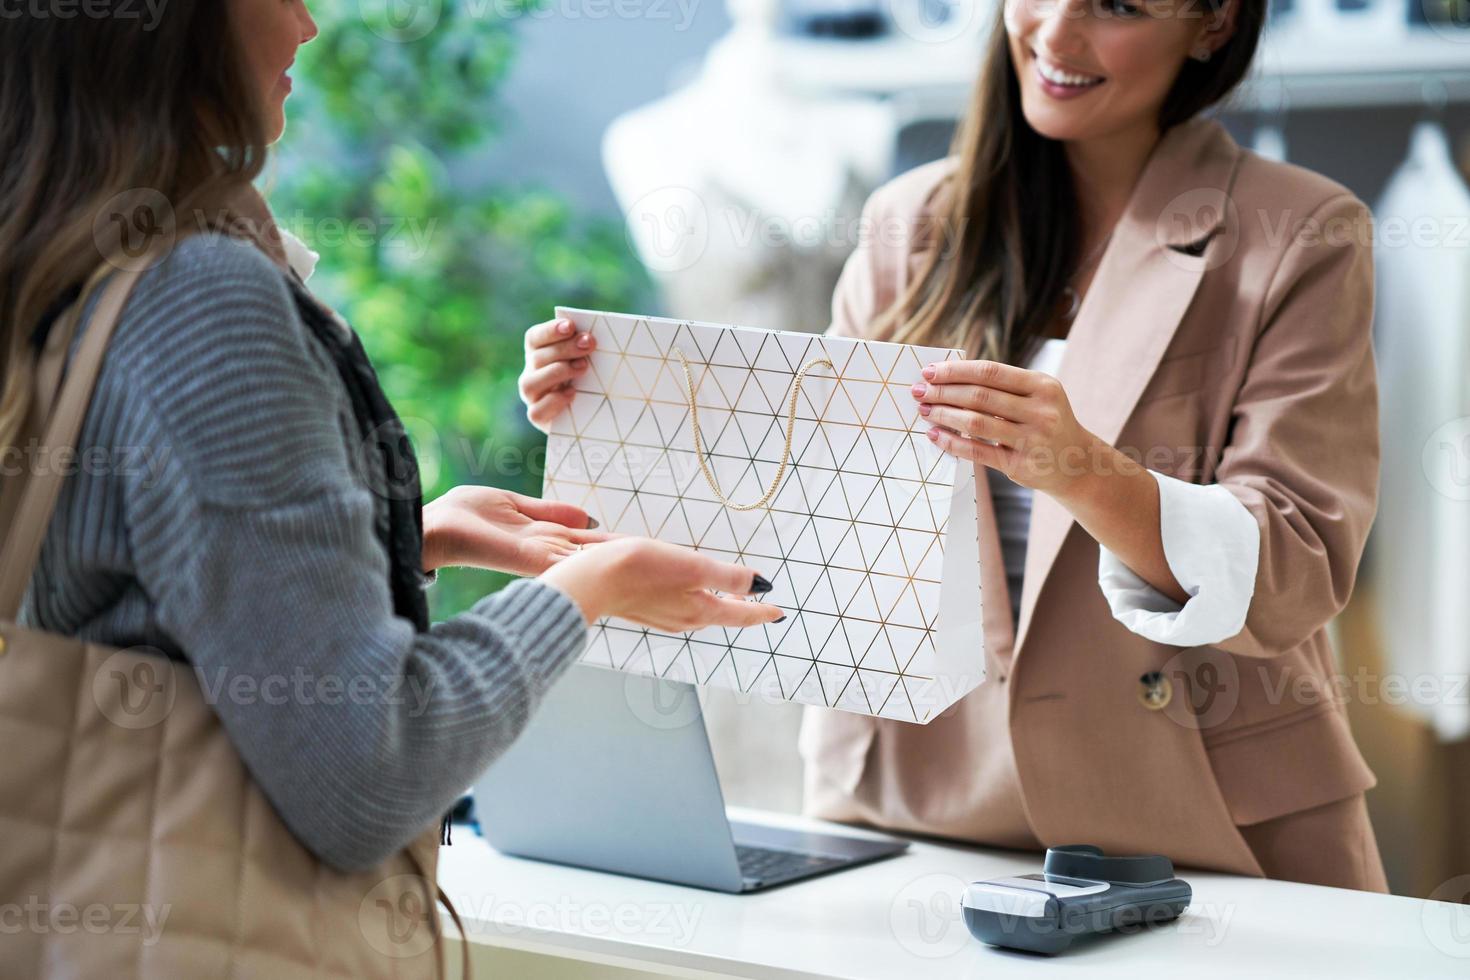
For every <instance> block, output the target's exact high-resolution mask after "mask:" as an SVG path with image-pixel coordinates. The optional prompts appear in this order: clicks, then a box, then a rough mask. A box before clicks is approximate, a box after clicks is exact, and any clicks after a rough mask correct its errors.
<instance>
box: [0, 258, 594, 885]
mask: <svg viewBox="0 0 1470 980" xmlns="http://www.w3.org/2000/svg"><path fill="white" fill-rule="evenodd" d="M356 431H357V425H356V422H355V421H354V420H353V416H352V409H351V404H350V402H349V399H348V394H347V391H346V389H345V388H344V387H343V385H342V382H341V379H340V378H339V377H338V374H337V371H336V369H335V367H334V366H333V364H332V362H331V360H330V358H329V357H328V356H327V354H326V352H325V351H324V350H323V349H322V348H321V345H320V344H319V343H318V342H317V341H316V340H315V338H313V337H312V336H311V333H310V331H309V329H308V328H307V327H306V325H305V324H304V323H302V321H301V319H300V317H299V315H298V314H297V311H296V307H295V304H294V302H293V300H292V297H291V295H290V291H289V288H288V286H287V284H286V282H285V280H284V278H283V277H282V275H281V273H280V272H279V271H278V270H277V269H276V267H275V266H273V265H272V264H271V263H270V262H269V260H267V259H266V257H265V256H263V255H262V254H261V253H260V252H259V251H258V250H256V249H255V248H253V247H251V246H249V245H246V244H242V243H240V242H237V241H233V240H230V239H225V238H221V237H218V236H204V237H200V238H195V239H191V240H189V241H187V242H186V243H184V244H183V245H182V246H181V247H180V248H179V249H177V250H176V251H175V253H174V254H173V255H172V256H171V257H170V258H169V259H168V260H167V261H166V262H165V263H163V264H162V265H161V266H160V267H159V268H157V269H154V270H153V271H151V272H150V273H148V275H147V276H146V277H145V278H144V279H143V281H142V282H141V283H139V286H138V289H137V292H136V293H135V294H134V296H133V298H132V300H131V301H130V303H129V305H128V308H127V310H126V312H125V313H124V315H123V319H122V320H121V322H120V323H119V324H118V327H117V332H116V335H115V336H114V338H113V340H112V343H111V346H110V348H109V350H108V353H107V357H106V360H105V362H104V365H103V369H102V373H101V376H100V378H99V380H98V385H97V391H96V395H95V397H94V399H93V402H92V405H91V408H90V410H89V412H88V414H87V418H86V421H85V423H84V425H83V429H82V434H81V438H80V442H79V448H80V449H81V450H82V451H83V453H85V452H86V451H87V450H88V449H91V450H92V451H93V457H92V459H91V461H90V463H87V465H85V466H84V467H83V468H82V471H81V472H78V473H77V474H76V475H74V476H72V477H71V478H70V479H68V481H67V483H66V485H65V487H64V489H63V491H62V495H61V499H60V502H59V504H58V506H57V513H56V516H55V518H54V520H53V521H52V524H51V526H50V528H49V529H48V532H47V538H46V543H45V547H44V550H43V552H42V556H41V562H40V565H39V567H38V569H37V572H36V575H35V577H34V578H33V580H32V582H31V588H30V592H29V594H28V596H27V599H26V602H25V606H24V608H23V610H22V613H21V619H22V621H23V622H25V623H27V624H29V625H33V626H38V627H41V628H44V629H47V630H51V631H55V632H61V633H66V634H70V635H75V636H81V637H84V638H86V639H88V640H92V641H96V642H99V643H105V644H109V645H113V646H121V647H134V646H144V645H146V646H152V647H156V648H159V649H161V650H163V651H164V652H166V653H169V654H170V655H172V656H175V657H183V658H185V659H187V660H188V661H190V662H191V664H192V665H193V666H194V667H195V669H196V673H197V675H198V677H199V680H200V683H201V685H202V686H203V688H204V691H205V696H206V697H207V698H210V699H211V701H212V702H213V703H214V704H215V707H216V710H217V711H218V713H219V716H220V718H221V720H222V721H223V723H224V726H225V728H226V730H227V731H228V732H229V735H230V737H231V739H232V741H233V742H234V744H235V747H236V748H237V749H238V750H239V752H240V754H241V756H242V757H243V758H244V761H245V763H246V765H247V766H248V767H249V769H250V771H251V773H252V774H253V775H254V777H255V779H256V781H257V782H258V783H259V785H260V787H261V789H262V790H263V791H264V792H265V794H266V796H267V797H268V798H269V799H270V800H271V802H272V803H273V804H274V805H275V807H276V809H277V810H278V811H279V812H280V814H281V817H282V818H283V819H284V820H285V822H286V824H287V826H289V827H290V828H291V829H292V831H293V832H294V833H295V834H296V835H297V837H299V838H300V839H301V841H302V842H303V843H304V844H305V845H306V846H307V847H308V848H310V849H311V850H312V851H313V852H314V853H315V854H317V855H319V856H320V857H321V858H322V859H323V860H325V861H327V862H328V863H330V864H332V865H334V866H337V867H339V868H343V869H361V868H366V867H370V866H372V865H375V864H376V863H378V862H379V861H380V860H382V859H383V858H384V857H386V856H387V855H389V854H390V853H392V852H393V851H394V850H396V849H397V848H399V847H401V846H402V845H403V844H405V843H406V842H407V841H408V840H409V839H411V838H412V837H413V836H415V835H417V834H419V833H421V832H422V831H423V830H424V829H425V828H427V827H429V826H431V825H432V824H434V822H435V821H436V820H437V819H438V817H439V816H440V815H441V814H442V813H444V811H445V810H446V809H447V808H448V807H449V806H450V805H451V804H452V802H453V801H454V799H455V798H456V797H457V796H458V795H459V794H460V793H461V792H462V791H463V789H464V787H465V786H467V785H469V784H470V783H471V782H473V781H474V780H475V778H476V777H477V776H478V775H479V774H480V773H481V772H482V771H483V770H484V769H485V768H486V767H488V766H489V765H490V763H491V762H492V761H493V760H494V759H495V758H496V757H497V756H498V755H499V754H500V753H501V752H502V751H503V750H504V749H505V748H506V747H507V746H508V745H510V743H511V742H512V741H513V740H514V739H515V738H516V736H517V735H518V734H519V733H520V731H521V729H522V728H523V727H524V725H525V723H526V720H527V717H528V715H529V714H530V712H531V711H532V710H533V708H534V707H535V705H536V703H537V701H538V699H539V698H540V697H541V695H542V694H543V692H545V690H546V689H547V687H548V686H549V685H550V684H551V683H552V682H553V681H554V680H555V679H556V678H557V677H558V676H560V674H561V673H562V672H563V671H564V670H565V669H566V668H567V667H568V666H569V665H570V664H571V663H572V661H573V660H574V659H575V658H576V655H577V653H578V652H579V651H580V650H581V648H582V646H583V643H584V642H585V638H586V624H585V622H584V620H583V619H582V615H581V613H580V612H579V611H578V609H577V607H576V605H575V604H574V603H573V602H572V601H571V600H570V599H568V598H567V597H566V596H565V595H564V594H563V593H561V592H559V591H557V590H556V589H554V588H552V587H550V586H548V585H544V584H541V583H539V582H536V581H521V582H516V583H514V584H512V585H511V586H510V587H508V588H506V589H504V590H503V591H501V592H499V593H496V594H494V595H491V596H487V597H485V598H484V599H481V600H480V601H479V602H478V603H477V604H476V605H475V606H474V607H473V608H472V609H471V610H470V611H468V612H465V613H463V614H461V615H459V616H456V617H454V618H453V619H450V620H448V621H446V622H442V623H438V624H435V625H434V627H433V628H432V629H431V630H430V631H429V632H428V633H426V634H422V635H418V634H416V633H415V631H414V629H413V626H412V624H411V623H409V622H408V621H407V620H404V619H401V618H398V617H396V616H395V615H394V612H393V603H392V598H391V595H390V589H389V584H388V556H387V554H386V552H385V551H384V549H383V547H382V546H381V544H380V543H379V540H378V538H377V537H376V536H375V535H374V531H373V527H374V520H375V519H376V518H377V517H378V516H379V515H381V514H382V512H383V511H384V510H385V509H386V504H385V503H384V502H383V501H381V500H379V499H377V498H375V496H374V495H373V494H372V493H371V492H370V491H369V490H368V484H367V483H365V482H364V479H363V477H362V475H360V474H359V472H358V470H357V469H356V468H355V466H354V464H353V462H352V460H351V458H350V457H349V453H354V452H356V449H357V446H356V442H357V440H356V439H354V438H351V437H350V436H349V433H354V432H356ZM370 455H375V454H370ZM81 458H82V459H83V460H84V461H86V456H85V455H83V456H82V457H81ZM374 462H376V460H375V461H374ZM378 465H381V464H378ZM379 485H382V484H379Z"/></svg>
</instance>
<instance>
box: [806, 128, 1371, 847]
mask: <svg viewBox="0 0 1470 980" xmlns="http://www.w3.org/2000/svg"><path fill="white" fill-rule="evenodd" d="M954 166H955V164H954V162H953V161H952V160H951V161H940V162H938V163H934V164H929V165H926V166H924V167H920V168H918V169H917V170H914V171H912V172H910V173H908V174H905V175H903V176H901V177H899V178H898V179H897V180H894V181H893V182H892V183H890V184H888V185H887V186H885V187H884V188H882V189H880V190H879V191H878V192H877V193H876V194H874V195H873V197H872V199H871V200H870V202H869V205H868V210H867V222H866V223H865V225H864V227H865V228H867V229H870V230H872V232H873V233H872V234H870V235H867V236H865V238H866V240H865V241H864V243H863V244H862V245H861V247H860V248H859V249H858V251H857V252H856V253H855V254H854V255H853V256H852V258H851V259H850V260H849V262H848V264H847V266H846V268H845V270H844V271H843V274H842V278H841V280H840V282H839V284H838V287H837V292H836V296H835V298H834V301H833V323H832V331H833V332H834V333H837V334H843V335H851V336H860V337H861V336H867V335H868V331H869V327H870V324H871V323H872V321H873V319H874V316H875V315H876V314H878V313H880V312H881V311H883V310H884V309H885V308H886V307H888V306H889V305H890V304H892V303H893V302H894V301H895V300H896V299H897V297H898V296H899V295H900V293H901V291H902V290H903V289H904V288H905V286H906V285H907V284H908V283H909V282H910V281H911V278H912V277H913V276H914V275H915V274H917V271H918V269H919V264H920V262H921V260H922V257H923V256H922V253H921V252H918V251H915V246H914V245H913V243H914V242H923V241H924V240H925V239H926V238H929V237H932V236H926V235H925V234H924V233H923V229H924V226H925V222H926V220H928V217H929V215H930V207H931V204H932V201H933V199H934V195H935V192H936V191H937V190H938V189H939V187H940V185H941V184H942V182H943V181H944V180H945V178H946V177H947V175H949V174H950V173H952V172H953V170H954ZM1370 221H1371V218H1370V215H1369V212H1368V209H1367V208H1366V207H1365V206H1364V205H1363V203H1362V202H1361V201H1359V200H1358V199H1357V198H1356V197H1354V196H1353V195H1352V194H1351V193H1349V192H1348V191H1347V190H1346V189H1345V188H1343V187H1342V186H1341V185H1339V184H1337V183H1335V182H1333V181H1331V180H1328V179H1327V178H1325V177H1322V176H1320V175H1318V174H1315V173H1312V172H1310V171H1308V170H1304V169H1302V168H1300V167H1296V166H1291V165H1288V164H1284V163H1278V162H1274V161H1269V160H1266V159H1263V158H1261V157H1259V156H1256V155H1255V154H1253V153H1250V152H1248V151H1244V150H1242V149H1241V148H1240V147H1239V146H1237V145H1236V143H1235V141H1234V140H1232V139H1231V137H1230V136H1229V134H1228V133H1227V132H1226V131H1225V130H1224V128H1223V127H1222V126H1220V125H1219V124H1218V123H1217V122H1214V121H1211V120H1204V119H1196V120H1192V121H1190V122H1188V123H1184V124H1181V125H1179V126H1177V127H1175V128H1174V129H1171V130H1170V131H1168V132H1167V133H1166V134H1165V135H1164V137H1163V138H1162V139H1161V140H1160V142H1159V143H1158V145H1157V146H1156V148H1155V150H1154V151H1153V153H1152V155H1151V156H1150V158H1149V160H1148V162H1147V164H1146V166H1145V168H1144V171H1143V174H1142V176H1141V178H1140V180H1139V181H1138V184H1137V186H1136V188H1135V190H1134V191H1133V194H1132V197H1131V199H1130V201H1129V203H1128V206H1127V209H1126V212H1125V213H1124V215H1123V217H1122V220H1121V222H1120V223H1119V225H1118V227H1117V230H1116V231H1115V232H1114V234H1113V238H1112V240H1111V241H1110V243H1109V245H1108V246H1107V250H1106V252H1105V253H1104V254H1103V257H1102V259H1101V262H1100V264H1099V266H1098V269H1097V271H1096V273H1095V275H1094V280H1093V283H1092V285H1091V287H1090V289H1089V290H1088V292H1087V295H1086V296H1085V298H1084V300H1083V303H1082V306H1081V308H1080V310H1079V311H1078V314H1077V316H1076V319H1075V320H1074V322H1073V326H1072V329H1071V334H1070V337H1069V343H1068V345H1067V350H1066V355H1065V357H1064V358H1063V361H1062V365H1061V368H1060V370H1059V372H1058V376H1059V379H1060V380H1061V381H1062V383H1063V385H1064V387H1065V389H1066V391H1067V394H1068V396H1069V398H1070V400H1071V403H1072V406H1073V408H1074V410H1075V411H1076V414H1077V417H1078V419H1079V420H1080V422H1081V423H1082V424H1083V425H1084V426H1086V427H1087V428H1088V429H1090V430H1091V431H1092V432H1094V433H1096V434H1097V435H1098V436H1099V437H1101V438H1102V439H1103V440H1105V441H1107V442H1109V443H1112V444H1113V445H1115V446H1117V447H1119V448H1121V449H1125V450H1126V451H1129V452H1130V453H1132V454H1134V457H1135V458H1137V459H1140V460H1142V461H1143V462H1144V463H1145V465H1147V466H1149V467H1150V468H1152V469H1154V470H1157V471H1160V472H1164V473H1167V474H1170V475H1172V476H1175V477H1179V478H1181V479H1185V480H1189V481H1192V482H1196V483H1219V484H1221V485H1223V486H1224V487H1226V488H1227V489H1228V490H1229V491H1230V492H1231V493H1233V494H1234V495H1235V496H1236V497H1237V498H1238V499H1239V500H1240V501H1241V502H1242V503H1243V504H1244V505H1245V506H1246V507H1247V508H1248V509H1249V510H1250V512H1251V514H1252V515H1254V516H1255V518H1256V520H1257V521H1258V522H1259V524H1260V528H1261V548H1260V563H1259V570H1258V573H1257V577H1256V589H1255V595H1254V598H1253V599H1252V601H1251V606H1250V613H1249V616H1248V618H1247V621H1246V624H1245V627H1244V628H1243V629H1242V630H1241V632H1240V633H1239V634H1237V635H1236V636H1234V637H1231V638H1230V639H1229V640H1226V641H1224V642H1222V643H1219V644H1217V645H1215V646H1213V647H1196V648H1180V647H1171V646H1167V645H1164V644H1160V643H1156V642H1153V641H1150V640H1147V639H1145V638H1143V637H1142V636H1139V635H1137V634H1134V633H1132V632H1131V631H1129V630H1128V629H1127V628H1125V627H1124V626H1122V625H1121V624H1120V623H1119V622H1117V621H1116V620H1115V619H1114V618H1113V617H1112V615H1111V613H1110V611H1109V608H1108V605H1107V602H1106V601H1105V599H1104V597H1103V594H1102V591H1101V589H1100V588H1099V586H1098V546H1097V543H1096V542H1095V541H1094V540H1093V539H1092V538H1091V537H1090V536H1089V535H1088V534H1087V533H1086V532H1085V531H1084V530H1083V529H1082V528H1081V527H1079V526H1078V525H1077V524H1076V523H1075V522H1074V521H1073V520H1072V519H1071V516H1070V514H1069V513H1068V512H1067V511H1066V510H1065V509H1064V508H1062V507H1061V506H1060V505H1058V504H1057V503H1055V502H1054V501H1053V500H1052V499H1051V498H1050V497H1047V496H1046V495H1044V494H1037V495H1036V499H1035V503H1034V507H1033V512H1032V516H1031V525H1030V538H1029V546H1028V552H1027V557H1026V571H1025V585H1024V587H1023V591H1022V595H1021V611H1020V620H1019V622H1012V616H1011V611H1010V602H1009V597H1008V593H1007V587H1006V578H1005V574H1004V572H1003V569H1002V565H1001V556H1000V550H999V545H998V541H997V536H996V532H995V521H994V511H993V509H992V507H991V503H990V494H989V489H988V486H987V482H986V480H985V479H983V474H977V475H979V476H980V477H981V478H980V479H977V480H976V481H975V486H976V496H977V499H978V504H979V507H978V512H979V515H980V541H981V555H980V559H981V560H980V563H981V582H982V590H983V593H984V597H985V598H984V654H983V656H984V658H985V663H986V667H987V670H988V672H989V679H988V680H987V681H986V682H985V683H984V684H982V685H981V686H980V687H979V688H978V689H977V690H976V691H975V692H974V693H973V694H971V695H969V696H967V697H966V698H964V699H963V700H962V701H960V702H959V703H958V704H956V705H955V706H953V707H952V708H950V709H949V710H948V711H946V712H945V713H944V714H943V715H942V716H940V717H939V718H938V719H937V720H935V721H934V722H932V723H931V724H929V725H927V726H923V727H921V726H917V725H908V724H903V723H900V722H893V721H879V720H874V719H871V718H867V717H863V716H859V715H853V714H845V713H841V712H835V711H827V710H825V709H811V710H810V711H809V714H808V716H807V718H806V720H805V723H804V725H803V731H802V737H801V749H802V754H803V756H804V758H805V759H806V761H807V802H808V809H809V810H810V811H811V812H812V813H814V814H816V815H818V816H824V817H828V818H831V819H839V820H854V821H863V822H868V823H873V824H877V825H879V826H884V827H890V828H893V829H898V830H904V831H911V832H918V833H925V834H933V835H939V836H945V837H954V838H961V839H966V840H972V841H977V842H982V843H987V844H992V845H1000V846H1011V847H1030V848H1034V847H1037V846H1043V845H1044V846H1050V845H1054V844H1064V843H1076V842H1088V843H1092V844H1097V845H1100V846H1102V847H1104V848H1106V849H1109V850H1112V849H1118V850H1120V851H1124V852H1130V853H1132V852H1138V851H1141V850H1149V851H1154V852H1161V853H1165V854H1168V855H1170V856H1171V857H1173V858H1174V860H1175V861H1177V862H1179V863H1182V864H1188V865H1193V866H1197V867H1207V868H1217V869H1221V870H1226V871H1232V872H1236V873H1241V874H1257V875H1258V874H1261V873H1262V869H1261V865H1260V863H1258V861H1257V859H1256V856H1255V855H1254V854H1253V853H1252V851H1251V849H1250V847H1249V846H1247V843H1246V840H1245V837H1244V836H1243V835H1242V833H1241V832H1240V830H1239V828H1240V827H1242V826H1247V825H1251V824H1258V823H1261V822H1263V821H1267V820H1272V819H1274V818H1278V817H1282V816H1283V815H1286V814H1293V813H1297V812H1299V811H1302V810H1305V809H1307V808H1311V807H1316V806H1320V805H1323V804H1326V803H1329V802H1332V801H1337V800H1343V799H1344V798H1347V797H1351V796H1354V795H1355V794H1359V793H1361V792H1363V791H1364V790H1365V789H1367V788H1368V787H1371V786H1372V785H1373V783H1374V778H1373V775H1372V773H1371V772H1370V771H1369V770H1368V768H1367V766H1366V765H1365V763H1364V762H1363V759H1362V756H1361V755H1360V754H1359V752H1358V749H1357V747H1356V745H1355V744H1354V742H1353V739H1352V736H1351V734H1350V733H1349V731H1348V727H1347V723H1346V720H1345V716H1344V712H1343V710H1342V707H1341V699H1340V695H1341V694H1342V693H1343V688H1342V687H1341V685H1340V682H1339V679H1338V678H1337V674H1336V669H1335V667H1334V655H1333V652H1332V649H1331V647H1330V646H1329V643H1328V638H1327V633H1326V632H1325V626H1326V624H1327V623H1328V621H1329V620H1330V619H1331V618H1332V617H1333V615H1334V614H1336V613H1337V612H1338V611H1339V610H1340V609H1342V607H1343V605H1344V604H1345V603H1346V602H1347V600H1348V597H1349V594H1350V593H1351V592H1352V588H1353V580H1354V576H1355V574H1356V571H1357V567H1358V560H1359V557H1360V555H1361V553H1362V549H1363V543H1364V540H1365V538H1366V536H1367V533H1368V527H1369V524H1370V523H1371V522H1372V519H1373V514H1374V510H1375V507H1376V501H1377V474H1378V416H1377V392H1376V385H1375V379H1374V365H1373V352H1372V348H1371V345H1370V334H1369V329H1370V324H1371V322H1372V315H1373V310H1372V304H1373V269H1372V248H1371V241H1372V229H1371V224H1370ZM900 228H901V229H909V230H912V233H911V234H903V235H896V234H894V230H895V229H900ZM918 247H923V246H918ZM1203 530H1205V529H1202V531H1203ZM976 655H977V656H980V655H981V654H980V650H979V649H978V644H977V650H976ZM1155 672H1158V673H1159V674H1161V675H1162V679H1159V678H1155V677H1150V676H1149V675H1151V674H1154V673H1155ZM1150 692H1151V693H1152V695H1153V696H1151V697H1150V696H1148V695H1149V694H1150Z"/></svg>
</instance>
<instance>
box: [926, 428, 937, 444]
mask: <svg viewBox="0 0 1470 980" xmlns="http://www.w3.org/2000/svg"><path fill="white" fill-rule="evenodd" d="M928 435H929V441H930V442H938V441H939V429H938V428H933V429H930V430H929V432H928Z"/></svg>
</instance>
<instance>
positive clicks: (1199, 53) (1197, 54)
mask: <svg viewBox="0 0 1470 980" xmlns="http://www.w3.org/2000/svg"><path fill="white" fill-rule="evenodd" d="M1214 53H1215V52H1213V51H1211V50H1210V49H1209V48H1195V49H1194V50H1193V51H1191V52H1190V53H1189V56H1190V57H1191V58H1193V59H1194V60H1195V61H1199V62H1205V61H1209V60H1210V57H1211V56H1212V55H1213V54H1214Z"/></svg>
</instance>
